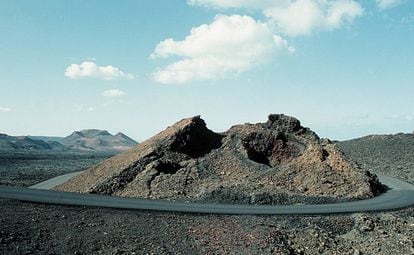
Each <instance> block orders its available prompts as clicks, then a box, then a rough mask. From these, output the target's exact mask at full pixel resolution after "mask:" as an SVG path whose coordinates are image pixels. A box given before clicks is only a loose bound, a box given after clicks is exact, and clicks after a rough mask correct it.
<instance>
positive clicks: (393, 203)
mask: <svg viewBox="0 0 414 255" xmlns="http://www.w3.org/2000/svg"><path fill="white" fill-rule="evenodd" d="M76 174H79V173H73V174H72V175H63V176H58V177H56V178H53V179H50V180H48V181H46V182H43V183H40V184H37V185H34V186H32V187H33V188H20V187H11V186H0V198H6V199H16V200H21V201H30V202H38V203H47V204H61V205H79V206H98V207H110V208H122V209H140V210H155V211H170V212H188V213H208V214H256V215H269V214H274V215H276V214H335V213H352V212H367V211H383V210H392V209H399V208H404V207H408V206H412V205H414V186H413V185H411V184H409V183H406V182H403V181H400V180H397V179H395V178H392V177H388V176H379V179H380V181H381V182H382V183H383V184H385V185H387V186H388V187H389V188H390V190H389V191H387V192H386V193H384V194H382V195H380V196H377V197H374V198H372V199H366V200H358V201H353V202H344V203H334V204H316V205H310V204H307V205H302V204H301V205H275V206H270V205H269V206H267V205H233V204H203V203H186V202H173V201H167V200H152V199H137V198H123V197H112V196H102V195H93V194H81V193H69V192H58V191H52V190H48V188H51V187H53V186H55V185H57V184H59V183H62V182H64V181H66V180H68V179H70V178H71V177H72V176H74V175H76Z"/></svg>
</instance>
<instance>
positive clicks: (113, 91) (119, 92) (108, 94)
mask: <svg viewBox="0 0 414 255" xmlns="http://www.w3.org/2000/svg"><path fill="white" fill-rule="evenodd" d="M125 95H126V93H125V92H123V91H122V90H119V89H109V90H105V91H104V92H102V96H104V97H121V96H125Z"/></svg>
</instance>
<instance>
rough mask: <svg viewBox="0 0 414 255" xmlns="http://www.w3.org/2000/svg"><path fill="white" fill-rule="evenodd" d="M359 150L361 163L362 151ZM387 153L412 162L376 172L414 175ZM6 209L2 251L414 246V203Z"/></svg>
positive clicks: (406, 250) (302, 250)
mask: <svg viewBox="0 0 414 255" xmlns="http://www.w3.org/2000/svg"><path fill="white" fill-rule="evenodd" d="M348 145H349V144H348ZM383 149H384V148H382V150H383ZM372 155H376V154H375V153H372ZM387 155H388V158H384V157H387ZM348 156H350V157H352V154H349V155H348ZM412 156H414V153H413V154H412ZM373 157H374V156H373ZM352 158H353V159H354V160H356V161H358V160H359V161H360V162H359V163H360V164H361V157H355V155H354V157H352ZM398 158H400V159H398ZM411 158H413V157H411ZM369 160H370V161H369V162H374V161H373V160H374V159H372V158H370V159H369ZM380 160H381V162H382V161H387V160H388V161H391V160H394V161H393V163H394V164H398V165H401V166H407V167H406V168H404V169H399V168H389V167H385V166H384V168H380V167H377V168H375V172H377V173H386V174H390V172H391V174H390V175H393V176H396V177H400V178H401V177H402V176H404V177H405V180H407V181H411V182H414V179H413V178H411V177H412V176H413V174H412V173H413V171H414V170H412V169H408V168H409V167H408V166H410V163H407V162H405V161H401V162H398V160H407V158H405V157H404V159H401V157H395V156H393V154H392V153H388V154H387V153H386V154H384V155H383V157H382V158H381V159H380ZM381 162H379V163H381ZM361 165H363V164H361ZM363 167H365V168H367V167H369V164H365V165H363ZM407 172H408V174H407ZM410 178H411V179H410ZM0 211H1V214H0V254H352V255H355V254H387V255H393V254H414V241H413V240H414V207H411V208H407V209H404V210H398V211H393V212H381V213H357V214H346V215H331V216H223V215H197V214H180V213H160V212H148V211H128V210H114V209H103V208H92V207H69V206H55V205H42V204H33V203H24V202H18V201H9V200H0Z"/></svg>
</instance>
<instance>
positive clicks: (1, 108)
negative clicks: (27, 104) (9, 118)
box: [0, 107, 12, 112]
mask: <svg viewBox="0 0 414 255" xmlns="http://www.w3.org/2000/svg"><path fill="white" fill-rule="evenodd" d="M11 110H12V109H11V108H9V107H0V112H10V111H11Z"/></svg>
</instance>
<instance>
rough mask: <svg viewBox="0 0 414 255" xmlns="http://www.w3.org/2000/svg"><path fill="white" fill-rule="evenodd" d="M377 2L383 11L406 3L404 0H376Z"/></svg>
mask: <svg viewBox="0 0 414 255" xmlns="http://www.w3.org/2000/svg"><path fill="white" fill-rule="evenodd" d="M375 1H376V2H377V5H378V7H379V8H380V9H381V10H385V9H390V8H393V7H395V6H397V5H399V4H402V3H403V2H404V1H403V0H375Z"/></svg>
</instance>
